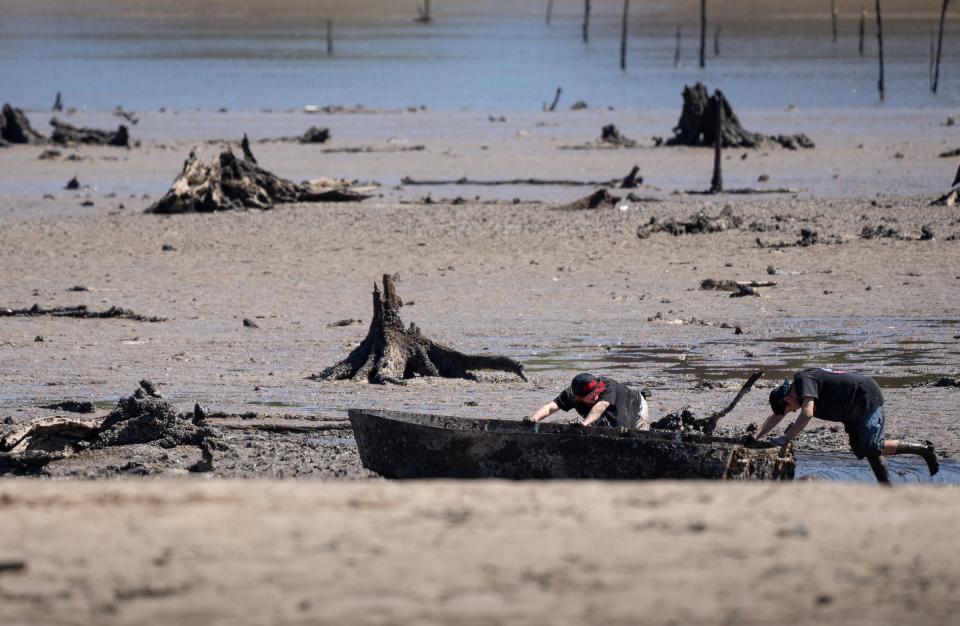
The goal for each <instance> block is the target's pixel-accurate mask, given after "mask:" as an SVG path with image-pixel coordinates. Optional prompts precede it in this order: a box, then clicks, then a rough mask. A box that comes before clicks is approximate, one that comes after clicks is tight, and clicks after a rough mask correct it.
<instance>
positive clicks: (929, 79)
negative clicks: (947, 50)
mask: <svg viewBox="0 0 960 626" xmlns="http://www.w3.org/2000/svg"><path fill="white" fill-rule="evenodd" d="M935 56H936V46H935V45H934V34H933V22H930V63H929V65H928V66H927V84H929V85H930V91H933V93H937V92H936V91H934V89H933V60H934V57H935Z"/></svg>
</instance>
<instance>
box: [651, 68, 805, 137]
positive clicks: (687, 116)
mask: <svg viewBox="0 0 960 626" xmlns="http://www.w3.org/2000/svg"><path fill="white" fill-rule="evenodd" d="M717 107H721V108H722V109H723V115H722V117H720V118H719V119H721V120H722V123H721V124H720V125H719V126H718V124H717V119H718V117H717V111H716V108H717ZM718 132H719V133H720V135H721V136H722V140H723V147H724V148H757V147H759V146H761V145H762V144H764V143H766V142H774V143H779V144H780V145H781V146H783V147H785V148H789V149H796V148H812V147H814V144H813V142H812V141H811V140H810V138H809V137H807V136H806V135H804V134H802V133H801V134H797V135H762V134H760V133H753V132H750V131H748V130H747V129H745V128H744V127H743V126H742V125H741V124H740V119H739V118H738V117H737V114H736V113H734V112H733V107H732V106H731V105H730V102H729V101H728V100H727V98H726V96H724V95H723V92H721V91H720V90H719V89H717V90H715V91H714V96H713V97H711V96H710V95H709V94H708V92H707V88H706V86H705V85H704V84H703V83H697V84H696V85H694V86H692V87H690V86H687V87H684V88H683V110H682V111H681V113H680V120H679V121H678V122H677V125H676V126H675V127H674V128H673V134H674V136H673V137H672V138H670V139H668V140H667V141H666V145H668V146H713V144H714V140H715V138H716V135H717V133H718Z"/></svg>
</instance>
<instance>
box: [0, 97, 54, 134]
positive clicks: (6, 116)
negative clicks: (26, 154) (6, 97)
mask: <svg viewBox="0 0 960 626" xmlns="http://www.w3.org/2000/svg"><path fill="white" fill-rule="evenodd" d="M0 139H2V140H3V141H6V142H9V143H29V144H43V143H48V140H47V138H46V137H44V136H43V135H41V134H40V133H38V132H37V131H35V130H33V127H32V126H30V120H28V119H27V116H26V115H24V113H23V111H22V110H21V109H15V108H13V107H12V106H10V105H9V104H4V105H3V117H2V118H0Z"/></svg>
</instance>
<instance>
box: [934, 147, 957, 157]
mask: <svg viewBox="0 0 960 626" xmlns="http://www.w3.org/2000/svg"><path fill="white" fill-rule="evenodd" d="M937 156H939V157H940V158H942V159H946V158H950V157H955V156H960V148H954V149H953V150H947V151H946V152H941V153H940V154H938V155H937Z"/></svg>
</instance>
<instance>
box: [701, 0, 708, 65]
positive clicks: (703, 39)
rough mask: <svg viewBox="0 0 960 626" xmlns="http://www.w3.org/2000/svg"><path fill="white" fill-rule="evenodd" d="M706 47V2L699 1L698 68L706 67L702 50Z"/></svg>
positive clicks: (705, 0) (703, 0)
mask: <svg viewBox="0 0 960 626" xmlns="http://www.w3.org/2000/svg"><path fill="white" fill-rule="evenodd" d="M706 47H707V0H700V67H706V62H705V61H704V58H703V56H704V49H705V48H706Z"/></svg>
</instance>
